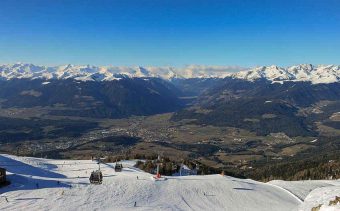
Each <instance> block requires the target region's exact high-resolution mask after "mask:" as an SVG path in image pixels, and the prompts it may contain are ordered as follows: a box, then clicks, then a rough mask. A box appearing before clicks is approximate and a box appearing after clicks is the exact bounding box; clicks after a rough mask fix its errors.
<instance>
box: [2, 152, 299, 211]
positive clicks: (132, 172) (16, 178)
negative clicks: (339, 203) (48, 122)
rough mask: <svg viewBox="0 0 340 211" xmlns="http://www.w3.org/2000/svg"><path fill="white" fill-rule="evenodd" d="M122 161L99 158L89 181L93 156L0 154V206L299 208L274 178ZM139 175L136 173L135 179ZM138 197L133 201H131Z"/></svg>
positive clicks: (108, 208) (216, 208) (204, 208)
mask: <svg viewBox="0 0 340 211" xmlns="http://www.w3.org/2000/svg"><path fill="white" fill-rule="evenodd" d="M134 163H135V161H124V162H123V166H124V169H123V171H122V172H115V171H114V164H113V163H110V164H102V165H101V170H102V171H103V175H104V178H103V184H102V185H93V184H90V183H89V179H88V177H89V175H90V173H91V171H92V170H95V169H97V168H98V165H97V163H96V162H94V161H91V160H48V159H40V158H29V157H16V156H11V155H0V166H4V167H5V168H6V169H7V171H8V174H9V176H8V179H9V180H11V182H12V183H11V185H9V186H7V187H3V188H0V194H1V195H0V210H63V211H66V210H82V211H85V210H261V211H265V210H271V211H272V210H277V211H279V210H297V209H298V207H299V206H300V205H301V203H302V202H301V200H300V199H299V198H298V197H296V196H295V195H294V194H292V193H290V192H289V191H287V190H285V189H283V188H282V187H278V186H276V185H272V184H266V183H261V182H257V181H253V180H249V179H237V178H233V177H228V176H221V175H206V176H185V177H170V176H169V177H166V180H163V181H155V180H154V179H152V175H151V174H149V173H145V172H143V171H141V170H139V169H136V168H134V167H133V165H134ZM137 176H138V179H137ZM135 202H136V207H134V204H135Z"/></svg>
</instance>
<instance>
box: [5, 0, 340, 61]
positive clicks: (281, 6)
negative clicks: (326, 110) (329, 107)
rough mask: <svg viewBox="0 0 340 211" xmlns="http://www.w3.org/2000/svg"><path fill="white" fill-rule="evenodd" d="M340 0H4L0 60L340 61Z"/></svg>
mask: <svg viewBox="0 0 340 211" xmlns="http://www.w3.org/2000/svg"><path fill="white" fill-rule="evenodd" d="M339 11H340V1H338V0H318V1H317V0H299V1H298V0H295V1H293V0H267V1H265V0H262V1H261V0H230V1H229V0H225V1H220V0H205V1H201V0H119V1H118V0H111V1H108V0H107V1H104V0H92V1H90V0H81V1H80V0H79V1H78V0H73V1H72V0H65V1H62V0H16V1H14V0H1V1H0V63H13V62H19V61H21V62H30V63H35V64H44V65H57V64H67V63H73V64H93V65H109V64H112V65H127V66H131V65H145V66H146V65H153V66H165V65H170V66H183V65H187V64H201V65H239V66H244V67H250V66H256V65H270V64H277V65H281V66H287V65H293V64H299V63H313V64H331V63H332V64H340V12H339Z"/></svg>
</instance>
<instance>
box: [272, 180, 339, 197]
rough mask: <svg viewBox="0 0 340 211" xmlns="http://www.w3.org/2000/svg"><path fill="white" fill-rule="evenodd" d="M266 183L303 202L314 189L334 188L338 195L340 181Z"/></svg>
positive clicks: (274, 181)
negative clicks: (285, 191)
mask: <svg viewBox="0 0 340 211" xmlns="http://www.w3.org/2000/svg"><path fill="white" fill-rule="evenodd" d="M268 183H269V184H272V185H277V186H279V187H282V188H284V189H286V190H288V191H290V192H291V193H293V194H294V195H296V196H297V197H298V198H299V199H301V200H302V201H304V200H305V198H306V197H307V196H308V194H309V193H310V192H311V191H312V190H314V189H316V188H322V187H332V186H335V187H336V188H337V189H338V190H339V193H340V180H302V181H283V180H273V181H270V182H268Z"/></svg>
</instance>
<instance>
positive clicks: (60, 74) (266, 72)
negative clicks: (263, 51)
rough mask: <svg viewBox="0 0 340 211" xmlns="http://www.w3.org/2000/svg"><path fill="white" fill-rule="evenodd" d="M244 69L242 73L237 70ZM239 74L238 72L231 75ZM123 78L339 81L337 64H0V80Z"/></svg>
mask: <svg viewBox="0 0 340 211" xmlns="http://www.w3.org/2000/svg"><path fill="white" fill-rule="evenodd" d="M240 70H243V71H240ZM235 71H240V72H237V73H232V72H235ZM124 77H132V78H133V77H159V78H163V79H166V80H170V79H173V78H225V77H233V78H238V79H243V80H249V81H253V80H257V79H266V80H269V81H272V82H274V83H275V82H283V81H309V82H312V83H313V84H318V83H333V82H339V81H340V66H339V65H319V66H313V65H310V64H302V65H297V66H291V67H288V68H282V67H278V66H275V65H272V66H262V67H256V68H253V69H249V70H244V68H240V67H237V66H203V65H188V66H185V67H183V68H174V67H115V66H103V67H96V66H91V65H61V66H55V67H46V66H37V65H33V64H23V63H17V64H9V65H0V79H5V80H10V79H13V78H29V79H37V78H41V79H46V80H49V79H69V78H72V79H75V80H81V81H105V80H109V81H110V80H119V79H120V78H124Z"/></svg>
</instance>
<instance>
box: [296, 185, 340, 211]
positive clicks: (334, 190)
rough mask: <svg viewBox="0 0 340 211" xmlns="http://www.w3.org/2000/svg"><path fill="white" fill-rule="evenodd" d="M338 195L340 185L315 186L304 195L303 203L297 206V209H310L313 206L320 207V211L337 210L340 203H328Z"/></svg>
mask: <svg viewBox="0 0 340 211" xmlns="http://www.w3.org/2000/svg"><path fill="white" fill-rule="evenodd" d="M336 196H338V197H339V196H340V186H329V187H323V188H317V189H315V190H313V191H312V192H311V193H310V194H308V196H307V197H306V199H305V201H304V203H302V204H301V205H300V206H299V209H298V210H299V211H310V210H312V208H313V207H320V211H339V210H340V203H339V202H338V203H337V204H330V201H333V200H335V198H336Z"/></svg>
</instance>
